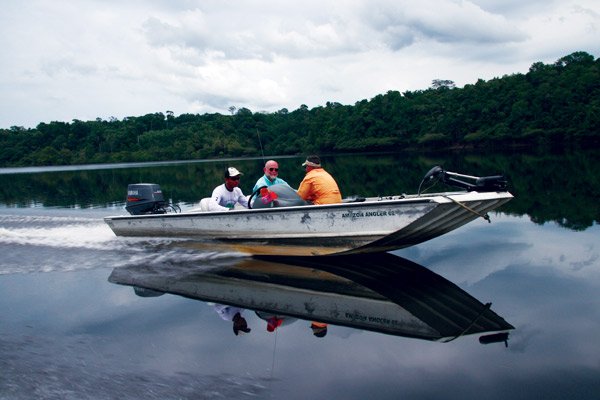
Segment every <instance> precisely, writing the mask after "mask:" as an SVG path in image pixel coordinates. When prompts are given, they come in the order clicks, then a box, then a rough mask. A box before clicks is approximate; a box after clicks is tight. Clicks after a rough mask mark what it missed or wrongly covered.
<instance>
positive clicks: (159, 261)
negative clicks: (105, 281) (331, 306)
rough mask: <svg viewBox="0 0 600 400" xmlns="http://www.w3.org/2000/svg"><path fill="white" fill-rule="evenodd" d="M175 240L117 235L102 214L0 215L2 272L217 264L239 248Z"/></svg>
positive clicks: (229, 257) (230, 256)
mask: <svg viewBox="0 0 600 400" xmlns="http://www.w3.org/2000/svg"><path fill="white" fill-rule="evenodd" d="M179 242H181V241H177V240H173V239H166V238H165V239H161V238H152V239H150V240H148V239H140V238H117V237H116V236H115V235H114V234H113V232H112V231H111V230H110V228H109V227H108V226H107V225H106V224H105V223H104V221H103V220H102V219H100V218H85V217H80V216H73V217H70V216H48V215H0V251H2V254H4V256H3V257H2V258H0V275H2V274H12V273H36V272H66V271H77V270H82V269H94V268H115V267H121V266H131V265H148V266H151V267H160V266H165V265H171V264H185V265H191V264H206V263H208V264H211V265H212V264H214V263H217V264H219V263H220V262H227V260H229V259H231V258H239V257H242V255H241V254H239V253H233V252H228V253H220V252H215V251H190V250H189V249H184V248H181V247H179V246H177V244H178V243H179Z"/></svg>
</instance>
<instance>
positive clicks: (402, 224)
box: [105, 192, 512, 255]
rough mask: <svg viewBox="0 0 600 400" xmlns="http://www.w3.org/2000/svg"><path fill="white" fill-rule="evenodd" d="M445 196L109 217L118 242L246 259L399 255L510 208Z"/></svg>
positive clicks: (492, 199) (484, 199)
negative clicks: (162, 240)
mask: <svg viewBox="0 0 600 400" xmlns="http://www.w3.org/2000/svg"><path fill="white" fill-rule="evenodd" d="M511 198H512V195H511V194H510V193H508V192H500V193H476V192H469V193H464V192H461V193H448V194H437V195H429V196H421V197H416V196H413V197H404V198H400V197H396V198H394V197H392V198H383V199H382V198H379V199H367V200H366V201H364V202H351V203H341V204H329V205H318V206H316V205H313V206H297V207H285V208H266V209H255V210H247V209H241V210H232V211H226V212H186V213H179V214H160V215H136V216H116V217H106V218H105V221H106V223H107V224H108V225H109V226H110V228H111V229H112V230H113V232H114V233H115V234H116V235H117V236H133V237H166V238H179V239H186V242H185V243H184V245H185V246H192V247H200V248H205V247H209V248H218V249H227V250H235V251H239V252H242V253H247V254H255V255H260V254H269V255H272V254H283V255H326V254H341V253H368V252H380V251H389V250H395V249H400V248H403V247H408V246H412V245H415V244H418V243H421V242H423V241H426V240H429V239H432V238H434V237H437V236H440V235H442V234H445V233H447V232H450V231H451V230H454V229H456V228H458V227H460V226H462V225H464V224H466V223H468V222H470V221H472V220H474V219H476V218H479V217H480V216H481V215H483V214H485V213H486V212H488V211H490V210H493V209H495V208H497V207H499V206H500V205H502V204H504V203H505V202H507V201H509V200H510V199H511Z"/></svg>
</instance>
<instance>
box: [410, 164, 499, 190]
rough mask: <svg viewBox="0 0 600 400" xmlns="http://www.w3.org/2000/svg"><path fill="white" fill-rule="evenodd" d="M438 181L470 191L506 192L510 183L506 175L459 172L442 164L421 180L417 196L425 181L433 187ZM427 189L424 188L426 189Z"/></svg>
mask: <svg viewBox="0 0 600 400" xmlns="http://www.w3.org/2000/svg"><path fill="white" fill-rule="evenodd" d="M438 182H442V183H445V184H446V185H450V186H456V187H459V188H462V189H466V190H467V191H468V192H480V193H483V192H504V191H506V186H507V184H508V182H507V180H506V177H505V176H504V175H492V176H481V177H480V176H471V175H463V174H457V173H456V172H450V171H445V170H444V169H443V168H442V167H440V166H435V167H433V168H431V169H430V170H429V172H427V173H426V174H425V176H424V177H423V179H422V180H421V183H420V184H419V190H418V192H417V196H420V195H421V187H422V186H423V184H424V183H430V186H429V187H428V188H427V189H429V188H431V187H432V186H433V185H435V184H436V183H438ZM427 189H425V190H423V192H424V191H426V190H427Z"/></svg>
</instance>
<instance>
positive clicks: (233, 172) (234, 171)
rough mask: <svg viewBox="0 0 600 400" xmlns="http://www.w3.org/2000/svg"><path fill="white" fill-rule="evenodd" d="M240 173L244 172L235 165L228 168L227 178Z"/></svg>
mask: <svg viewBox="0 0 600 400" xmlns="http://www.w3.org/2000/svg"><path fill="white" fill-rule="evenodd" d="M239 175H242V173H241V172H240V171H238V170H237V168H234V167H229V168H227V178H230V177H232V176H239Z"/></svg>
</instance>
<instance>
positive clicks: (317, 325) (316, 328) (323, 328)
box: [310, 321, 327, 338]
mask: <svg viewBox="0 0 600 400" xmlns="http://www.w3.org/2000/svg"><path fill="white" fill-rule="evenodd" d="M310 329H312V331H313V335H315V336H316V337H318V338H322V337H324V336H325V335H327V324H325V323H323V322H317V321H313V322H311V323H310Z"/></svg>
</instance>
